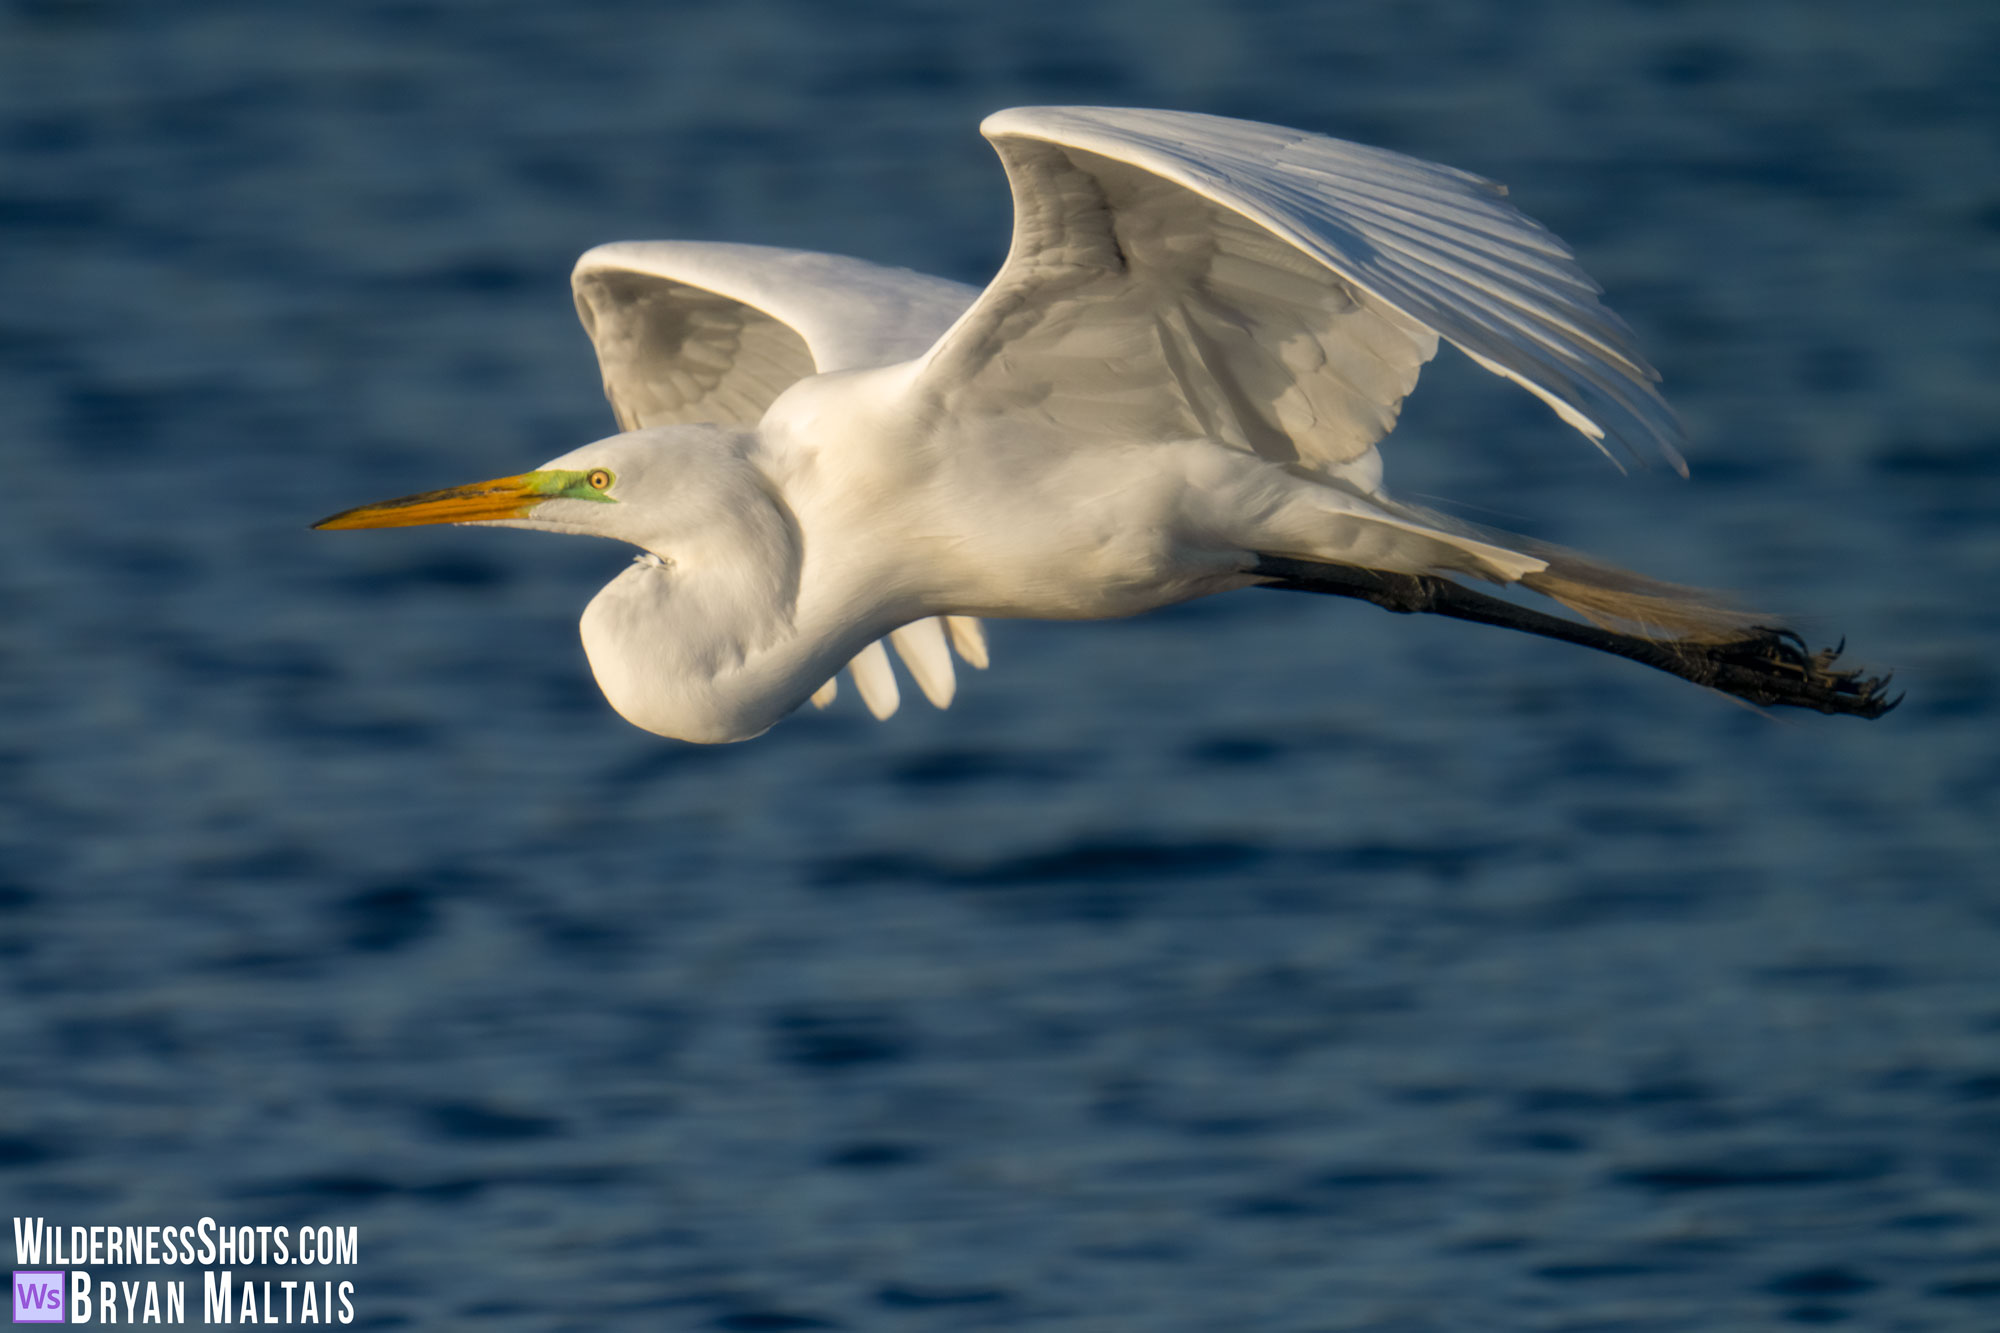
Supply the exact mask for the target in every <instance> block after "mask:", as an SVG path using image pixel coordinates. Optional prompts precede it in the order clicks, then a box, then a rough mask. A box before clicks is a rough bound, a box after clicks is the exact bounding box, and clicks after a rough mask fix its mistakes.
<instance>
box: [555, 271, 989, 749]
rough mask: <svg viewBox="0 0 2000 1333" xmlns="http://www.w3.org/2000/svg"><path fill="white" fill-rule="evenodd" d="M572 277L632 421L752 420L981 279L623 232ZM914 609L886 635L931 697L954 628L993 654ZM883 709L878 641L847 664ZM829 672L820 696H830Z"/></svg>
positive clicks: (907, 350) (900, 338)
mask: <svg viewBox="0 0 2000 1333" xmlns="http://www.w3.org/2000/svg"><path fill="white" fill-rule="evenodd" d="M570 285H571V288H572V290H573V291H574V292H575V295H576V310H577V314H578V316H579V317H581V318H582V320H583V327H584V331H585V332H587V333H588V334H589V335H590V341H591V343H592V345H593V346H595V347H596V348H597V361H598V365H599V366H600V367H601V368H602V370H603V372H604V396H605V397H606V398H608V399H610V400H611V410H612V411H613V412H614V413H615V414H616V415H617V417H618V424H619V425H620V426H621V427H623V428H624V429H626V430H642V429H645V428H647V427H651V426H669V425H676V424H680V423H684V422H694V421H709V422H717V423H721V424H725V425H737V426H754V425H756V424H757V421H758V420H759V419H760V418H761V417H762V416H763V415H764V411H765V409H766V408H768V407H770V405H771V403H772V401H773V400H775V399H776V398H777V396H778V395H779V394H781V393H783V392H784V391H785V390H786V389H787V388H789V387H791V385H792V384H794V383H795V382H797V381H798V380H800V379H803V378H805V377H806V376H808V375H812V374H820V373H825V372H828V371H835V370H858V369H862V368H865V367H869V366H882V365H890V364H893V363H895V362H899V361H908V360H911V359H912V358H914V357H917V356H920V355H922V354H923V352H924V351H925V350H927V349H928V348H929V347H930V346H931V345H932V344H933V343H935V342H936V341H937V338H938V335H939V334H941V333H942V332H943V331H944V330H946V329H947V328H949V327H950V326H951V324H952V322H953V321H954V320H956V319H957V318H958V317H959V316H960V315H961V314H963V313H964V311H965V308H966V306H967V305H969V304H970V303H971V301H972V299H973V297H974V295H975V293H974V291H973V289H972V288H970V287H967V286H964V285H963V284H961V283H956V282H947V281H945V280H944V279H942V278H932V277H926V276H925V275H923V274H921V273H912V272H910V271H909V270H907V269H892V268H884V267H882V266H881V265H878V264H870V263H867V262H865V261H863V260H859V259H846V258H842V257H841V256H839V255H822V254H812V253H809V252H807V251H802V250H779V249H773V248H771V247H768V246H761V245H723V244H713V243H707V242H700V241H621V242H617V243H614V244H611V245H600V246H598V247H597V248H596V249H594V250H591V251H590V252H589V253H587V254H585V255H584V256H583V258H582V259H580V260H578V261H577V264H576V271H575V272H574V273H573V274H572V275H571V278H570ZM949 619H950V623H949V624H945V623H942V622H938V621H919V622H917V623H916V624H914V625H906V626H904V627H903V628H902V629H900V630H898V631H896V633H895V634H894V635H892V636H891V641H892V642H894V643H895V645H896V650H897V652H898V653H899V654H900V655H901V656H902V658H903V660H904V663H905V665H907V666H908V668H909V670H910V674H911V676H912V678H913V679H915V680H916V681H917V683H918V685H919V686H920V687H921V688H922V689H923V692H924V696H925V697H926V698H928V699H929V700H930V701H931V702H932V703H934V704H936V705H937V706H938V707H939V708H943V707H945V706H947V705H948V704H950V703H951V700H952V695H953V694H954V693H955V691H956V689H957V680H956V677H955V676H954V674H953V671H952V664H951V654H950V653H949V652H948V651H946V650H945V647H944V645H945V642H946V640H947V638H948V639H949V640H950V641H951V642H952V643H953V644H954V645H955V646H956V647H957V648H958V651H959V655H960V656H961V657H963V658H964V659H965V660H966V661H967V662H969V663H971V664H972V665H973V666H975V667H984V666H985V665H986V649H985V638H984V635H983V632H982V631H981V629H980V626H979V622H978V621H976V620H971V619H969V618H967V617H962V616H953V617H950V618H949ZM849 674H850V675H851V676H852V677H853V678H854V681H855V684H856V687H857V688H858V689H859V690H860V691H861V695H862V698H863V700H864V702H866V703H867V705H868V707H869V709H870V711H872V712H873V713H874V714H875V715H876V716H877V717H887V716H888V715H889V714H891V713H893V712H895V711H896V707H897V704H898V702H899V698H898V694H897V690H896V678H895V674H894V673H893V672H892V671H891V670H890V668H889V660H888V657H887V655H886V654H885V653H883V651H882V648H881V645H880V644H874V645H871V646H870V647H869V648H868V649H867V650H866V651H865V652H864V653H863V654H862V655H861V656H860V657H857V658H856V659H855V661H854V663H853V665H852V666H851V668H850V670H849ZM833 695H834V682H832V681H828V682H827V683H826V684H825V685H824V686H822V687H821V689H820V691H819V693H818V694H816V695H814V696H813V702H815V703H817V704H819V705H821V706H822V707H824V706H825V705H826V704H827V703H830V702H831V701H832V699H833Z"/></svg>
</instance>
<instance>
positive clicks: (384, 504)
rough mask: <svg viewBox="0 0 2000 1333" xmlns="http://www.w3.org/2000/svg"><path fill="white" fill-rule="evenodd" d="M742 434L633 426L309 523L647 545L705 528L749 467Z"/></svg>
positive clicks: (728, 501)
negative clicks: (519, 531) (521, 533)
mask: <svg viewBox="0 0 2000 1333" xmlns="http://www.w3.org/2000/svg"><path fill="white" fill-rule="evenodd" d="M741 438H742V437H741V435H740V433H739V432H736V431H731V430H726V429H723V428H721V427H714V426H668V427H661V428H658V429H654V430H642V431H631V432H628V433H626V434H624V435H614V436H612V437H611V438H610V439H605V440H599V441H597V442H596V443H595V444H586V445H584V446H583V447H582V448H581V449H574V450H571V451H570V452H569V453H566V454H564V455H563V456H562V457H560V458H555V459H551V460H550V461H548V462H547V463H544V464H543V465H542V466H541V467H539V468H536V469H535V470H534V471H532V472H523V473H520V474H518V475H516V476H512V477H496V478H494V479H493V480H491V481H479V482H474V483H472V484H471V485H470V486H453V487H451V488H449V489H447V490H441V491H424V492H422V493H421V494H418V495H406V496H403V497H402V498H400V499H396V500H383V501H380V502H378V503H376V504H370V505H362V506H361V507H360V508H358V509H349V510H345V511H343V512H341V513H338V514H335V515H333V517H331V518H324V519H321V520H320V521H319V522H317V523H315V524H313V526H314V527H315V528H323V529H342V528H406V527H414V526H417V525H419V524H425V523H491V524H495V525H497V526H501V527H511V528H538V529H541V530H543V531H546V532H574V533H582V534H586V535H589V536H594V537H611V538H615V539H618V540H621V541H628V542H631V543H632V544H633V545H635V546H643V547H646V548H648V549H653V548H654V547H655V546H656V545H657V544H658V543H660V542H663V541H669V540H672V539H674V538H675V537H676V536H677V535H684V534H687V533H689V532H690V531H691V530H698V529H700V528H702V527H704V526H706V521H707V519H708V516H709V514H710V513H711V512H712V511H713V510H714V509H715V508H717V506H718V505H721V506H722V507H724V508H728V507H730V506H731V503H732V494H738V495H740V493H741V490H742V487H743V485H744V483H745V481H746V480H749V479H748V478H746V477H745V476H743V475H742V474H744V473H746V472H748V471H749V469H748V465H747V464H745V463H744V461H743V458H742V450H741V448H740V447H738V444H739V441H740V439H741Z"/></svg>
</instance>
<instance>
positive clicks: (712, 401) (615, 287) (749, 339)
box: [570, 241, 976, 430]
mask: <svg viewBox="0 0 2000 1333" xmlns="http://www.w3.org/2000/svg"><path fill="white" fill-rule="evenodd" d="M570 286H571V288H572V289H573V291H574V292H575V294H576V310H577V314H578V315H579V316H580V317H581V318H582V320H583V327H584V331H585V332H586V333H588V334H589V335H590V341H591V343H592V344H593V345H594V346H595V347H596V348H597V362H598V365H599V367H600V368H601V369H602V370H603V372H604V396H605V397H607V398H609V399H610V400H611V407H612V410H613V411H614V412H616V413H617V415H618V423H619V424H620V425H621V426H623V427H624V428H625V429H626V430H640V429H643V428H645V427H648V426H669V425H675V424H679V423H681V422H689V421H712V422H718V423H721V424H725V425H739V426H754V425H756V424H757V421H758V419H759V418H761V417H762V416H763V415H764V410H765V409H766V408H768V407H769V406H770V405H771V402H772V400H773V399H775V398H776V397H777V396H778V395H779V394H781V393H783V392H784V391H785V390H786V389H788V388H790V387H791V386H792V385H793V384H794V383H795V382H797V381H798V380H801V379H803V378H805V377H806V376H807V375H812V374H816V373H817V374H825V373H827V372H829V371H835V370H857V369H861V368H863V367H868V366H885V365H890V364H893V363H894V362H898V361H907V360H909V359H910V358H912V357H915V356H918V355H921V354H922V353H923V352H924V351H925V350H926V349H927V348H929V347H930V345H931V344H932V343H934V342H936V341H937V337H938V335H939V334H940V333H942V332H944V330H945V329H947V328H949V327H951V324H952V321H953V320H956V319H957V318H958V317H959V316H960V315H961V314H963V313H964V312H965V308H966V306H967V305H969V304H970V303H971V301H972V299H973V297H974V296H975V295H976V293H975V292H974V291H973V290H972V289H971V288H970V287H967V286H965V285H964V284H962V283H957V282H947V281H946V280H944V279H943V278H932V277H926V276H925V275H924V274H921V273H912V272H911V271H909V270H908V269H896V268H884V267H883V266H881V265H879V264H870V263H867V262H866V261H864V260H860V259H846V258H843V257H841V256H839V255H821V254H813V253H810V252H808V251H804V250H780V249H776V248H773V247H770V246H763V245H723V244H719V243H711V242H703V241H619V242H616V243H614V244H611V245H600V246H598V247H597V248H596V249H594V250H591V251H590V252H588V253H587V254H585V255H584V256H583V258H581V259H579V260H577V261H576V271H575V272H574V273H573V274H571V276H570Z"/></svg>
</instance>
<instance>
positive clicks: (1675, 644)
mask: <svg viewBox="0 0 2000 1333" xmlns="http://www.w3.org/2000/svg"><path fill="white" fill-rule="evenodd" d="M1250 572H1251V573H1252V574H1257V575H1261V576H1263V577H1265V578H1267V579H1269V580H1270V581H1269V582H1268V583H1265V584H1264V585H1263V586H1264V587H1267V588H1277V589H1280V590H1283V591H1288V592H1318V593H1326V594H1328V595H1330V596H1334V597H1354V598H1359V599H1360V600H1361V601H1364V602H1373V603H1374V604H1375V605H1377V606H1379V607H1382V608H1384V609H1385V610H1389V611H1397V612H1403V613H1406V614H1409V613H1420V614H1427V615H1438V616H1450V617H1451V618H1452V619H1454V620H1471V621H1477V622H1478V623H1479V624H1482V625H1499V626H1501V627H1503V628H1505V629H1515V630H1520V631H1522V632H1523V633H1526V634H1539V635H1541V636H1542V637H1543V638H1546V639H1560V640H1562V641H1563V642H1564V643H1575V644H1581V645H1582V646H1584V647H1585V648H1595V649H1597V651H1599V652H1602V653H1614V654H1616V655H1617V656H1619V657H1629V658H1631V659H1632V660H1633V661H1634V662H1643V663H1645V664H1646V665H1647V666H1649V667H1654V668H1657V669H1658V670H1661V671H1665V672H1668V673H1670V674H1672V675H1676V676H1679V677H1680V678H1681V679H1683V680H1691V681H1693V682H1694V683H1695V684H1697V685H1706V686H1708V687H1709V688H1710V689H1713V690H1720V691H1722V692H1723V693H1724V694H1733V695H1735V696H1736V697H1737V698H1739V699H1747V700H1749V701H1750V702H1751V703H1753V704H1762V705H1765V706H1778V705H1784V706H1789V707H1794V708H1816V709H1818V710H1819V711H1820V712H1822V713H1844V714H1846V715H1848V716H1850V717H1871V718H1872V717H1880V716H1882V714H1884V713H1886V712H1888V711H1889V710H1890V709H1892V708H1894V707H1895V706H1896V705H1897V704H1899V703H1901V702H1902V701H1903V698H1902V696H1901V695H1897V696H1896V697H1895V698H1893V699H1892V698H1890V697H1888V694H1887V687H1888V684H1889V677H1887V676H1863V675H1862V674H1861V673H1860V672H1859V671H1838V670H1835V669H1834V665H1833V664H1834V661H1835V660H1836V659H1837V658H1838V657H1839V656H1840V651H1841V650H1840V648H1826V649H1822V650H1821V651H1819V652H1817V653H1813V652H1808V651H1807V650H1806V646H1805V641H1804V640H1803V639H1801V638H1799V636H1798V635H1796V634H1794V633H1792V632H1791V631H1790V630H1785V629H1760V630H1755V631H1753V632H1752V633H1750V634H1749V635H1748V636H1746V637H1744V638H1742V639H1737V640H1733V641H1731V642H1728V643H1691V642H1684V641H1675V640H1667V639H1648V638H1645V637H1643V636H1641V635H1637V634H1620V633H1618V632H1617V631H1616V630H1608V629H1600V628H1598V627H1597V626H1595V625H1586V624H1583V623H1580V622H1578V621H1574V620H1564V619H1563V618H1562V617H1560V616H1552V615H1548V614H1545V613H1544V612H1541V611H1535V610H1531V609H1529V608H1527V607H1524V606H1516V605H1514V604H1513V603H1512V602H1507V601H1503V600H1501V599H1500V598H1498V597H1489V596H1487V595H1486V594H1485V593H1483V592H1475V591H1473V590H1472V589H1471V588H1468V587H1465V586H1464V585H1463V584H1459V583H1454V582H1452V581H1451V580H1450V579H1444V578H1437V577H1435V576H1432V575H1418V574H1385V573H1382V572H1381V571H1379V570H1373V569H1358V568H1355V567H1353V566H1349V565H1328V564H1321V563H1319V562H1318V561H1313V560H1293V559H1290V558H1288V557H1285V556H1277V555H1260V556H1258V557H1257V563H1256V565H1254V566H1253V567H1252V568H1251V570H1250ZM1842 647H1845V644H1843V645H1842Z"/></svg>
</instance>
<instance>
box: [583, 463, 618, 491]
mask: <svg viewBox="0 0 2000 1333" xmlns="http://www.w3.org/2000/svg"><path fill="white" fill-rule="evenodd" d="M584 480H585V481H587V482H589V483H590V489H592V490H593V491H601V490H604V489H605V488H606V487H608V486H610V485H611V474H610V473H609V472H606V471H605V470H604V469H603V468H601V467H600V468H593V469H592V470H591V473H590V475H589V476H587V477H585V478H584Z"/></svg>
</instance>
